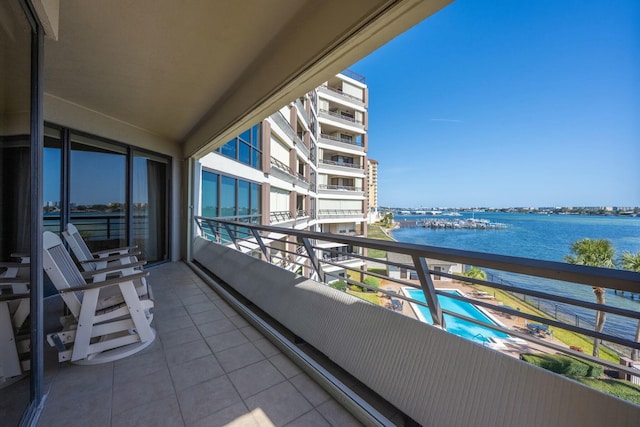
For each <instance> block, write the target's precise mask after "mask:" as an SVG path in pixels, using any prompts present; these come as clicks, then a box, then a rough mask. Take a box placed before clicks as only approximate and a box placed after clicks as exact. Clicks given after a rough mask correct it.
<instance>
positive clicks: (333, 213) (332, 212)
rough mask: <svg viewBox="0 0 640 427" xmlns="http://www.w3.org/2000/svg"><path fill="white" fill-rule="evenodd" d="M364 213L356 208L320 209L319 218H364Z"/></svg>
mask: <svg viewBox="0 0 640 427" xmlns="http://www.w3.org/2000/svg"><path fill="white" fill-rule="evenodd" d="M363 217H364V213H362V211H359V210H354V209H320V210H319V211H318V219H328V218H332V219H333V218H363Z"/></svg>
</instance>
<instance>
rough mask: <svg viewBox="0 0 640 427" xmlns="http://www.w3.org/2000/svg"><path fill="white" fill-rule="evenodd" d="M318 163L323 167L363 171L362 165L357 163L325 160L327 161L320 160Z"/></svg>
mask: <svg viewBox="0 0 640 427" xmlns="http://www.w3.org/2000/svg"><path fill="white" fill-rule="evenodd" d="M319 163H322V164H324V165H331V166H342V167H345V168H351V169H359V170H361V171H362V170H364V168H363V167H362V165H359V164H357V163H345V162H336V161H335V160H327V159H320V161H319Z"/></svg>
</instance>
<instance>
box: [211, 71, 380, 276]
mask: <svg viewBox="0 0 640 427" xmlns="http://www.w3.org/2000/svg"><path fill="white" fill-rule="evenodd" d="M367 98H368V88H367V85H366V81H365V78H364V77H363V76H360V75H358V74H356V73H354V72H352V71H348V70H347V71H344V72H342V73H339V74H337V75H336V76H335V77H333V78H331V79H330V80H329V81H327V82H325V83H323V84H322V85H321V86H320V87H318V88H316V89H314V90H312V91H310V92H308V93H307V94H305V95H304V96H302V97H300V98H298V99H296V100H294V101H293V102H290V103H289V104H287V105H285V106H284V107H282V108H281V109H280V110H279V111H277V112H276V113H274V114H272V115H271V116H269V117H267V118H265V119H264V120H263V121H262V122H260V123H259V124H257V125H255V126H253V127H252V128H251V129H248V130H246V131H244V132H242V133H241V134H240V135H238V136H236V137H235V138H233V139H231V140H230V141H228V142H227V143H226V144H225V145H223V146H222V147H220V148H218V149H217V150H216V151H214V152H212V153H210V154H208V155H206V156H204V157H203V158H202V159H200V161H199V165H200V167H201V168H202V173H201V177H202V182H201V186H200V197H199V198H198V199H199V201H200V207H199V209H198V212H199V214H200V215H202V216H206V217H218V216H225V217H238V219H239V220H243V221H246V220H248V221H251V222H254V223H256V222H258V223H262V224H265V225H277V226H281V227H294V228H298V229H307V230H312V231H321V232H326V233H334V234H345V235H358V236H366V224H367V217H368V213H369V204H368V201H367V196H366V193H367V191H368V184H367V169H366V168H367V157H366V155H367V102H368V101H367ZM282 248H283V253H282V254H272V256H275V257H282V260H283V261H282V262H283V263H286V262H287V261H286V260H287V256H286V255H284V254H286V250H287V249H286V248H287V246H286V242H283V243H282ZM352 251H353V248H352V247H350V246H344V245H339V244H329V243H326V244H325V246H324V251H323V252H322V253H320V254H319V256H320V257H322V258H323V259H331V260H333V261H337V262H338V263H339V264H340V266H339V267H338V266H334V267H332V268H329V269H328V271H327V272H326V273H327V274H328V275H329V278H328V279H329V281H331V280H332V279H334V278H335V279H336V280H337V278H339V277H344V275H345V274H346V269H347V268H355V269H359V268H360V267H361V266H362V260H360V259H357V258H352V257H350V256H349V254H351V253H352Z"/></svg>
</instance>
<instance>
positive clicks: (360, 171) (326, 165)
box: [318, 159, 364, 176]
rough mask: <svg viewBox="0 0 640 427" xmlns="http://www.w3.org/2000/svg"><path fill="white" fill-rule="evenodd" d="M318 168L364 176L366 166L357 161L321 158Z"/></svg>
mask: <svg viewBox="0 0 640 427" xmlns="http://www.w3.org/2000/svg"><path fill="white" fill-rule="evenodd" d="M318 168H322V169H326V170H330V171H335V172H346V173H348V174H349V175H351V174H354V175H358V176H360V175H362V176H364V167H363V166H362V165H359V164H356V163H346V162H337V161H335V160H328V159H319V161H318Z"/></svg>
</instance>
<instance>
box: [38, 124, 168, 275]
mask: <svg viewBox="0 0 640 427" xmlns="http://www.w3.org/2000/svg"><path fill="white" fill-rule="evenodd" d="M66 159H68V160H66ZM170 171H171V160H170V158H169V157H166V156H163V155H161V154H156V153H151V152H147V151H145V150H139V149H134V148H133V147H132V146H129V145H127V144H122V143H119V142H115V141H111V140H107V139H104V138H100V137H97V136H93V135H89V134H85V133H82V132H77V131H73V130H71V129H67V128H63V127H58V126H55V125H47V126H46V127H45V139H44V158H43V173H44V178H45V184H44V188H43V211H44V212H43V215H44V221H43V223H44V227H45V229H47V230H51V231H53V232H55V233H60V232H62V231H63V230H64V229H65V228H66V225H67V223H69V222H70V223H72V224H74V225H75V226H76V227H77V228H78V230H79V231H80V234H81V235H82V236H83V237H84V238H85V241H86V242H87V246H89V249H91V250H92V251H99V250H103V249H109V248H114V247H121V246H128V245H137V246H138V250H139V251H141V252H142V256H141V258H143V259H145V260H146V261H147V262H149V263H153V262H158V261H164V260H167V259H169V200H170V185H169V182H170Z"/></svg>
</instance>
